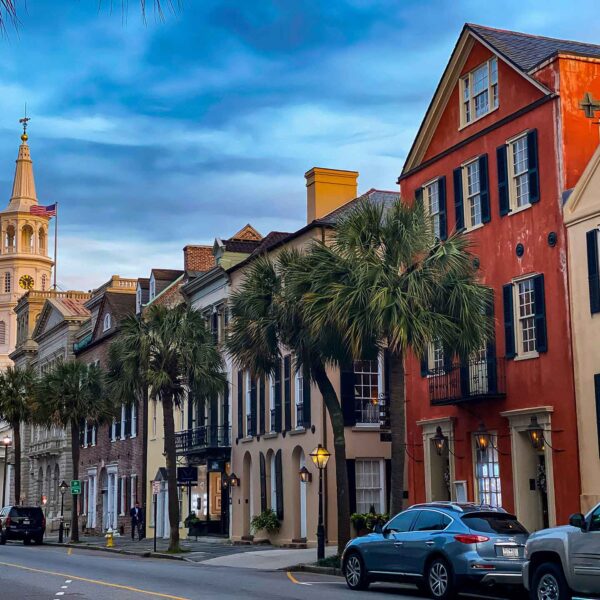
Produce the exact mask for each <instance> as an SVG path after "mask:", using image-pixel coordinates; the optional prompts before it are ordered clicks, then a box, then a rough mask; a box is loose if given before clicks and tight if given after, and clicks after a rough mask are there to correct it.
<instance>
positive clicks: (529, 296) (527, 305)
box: [516, 279, 536, 354]
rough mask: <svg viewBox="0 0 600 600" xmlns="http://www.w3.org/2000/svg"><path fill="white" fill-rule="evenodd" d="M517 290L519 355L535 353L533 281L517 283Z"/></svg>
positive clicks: (527, 280)
mask: <svg viewBox="0 0 600 600" xmlns="http://www.w3.org/2000/svg"><path fill="white" fill-rule="evenodd" d="M516 290H517V307H518V308H517V319H518V329H519V331H518V339H519V350H520V353H521V354H529V353H532V352H535V348H536V345H535V293H534V289H533V279H525V280H523V281H519V282H518V283H517V285H516Z"/></svg>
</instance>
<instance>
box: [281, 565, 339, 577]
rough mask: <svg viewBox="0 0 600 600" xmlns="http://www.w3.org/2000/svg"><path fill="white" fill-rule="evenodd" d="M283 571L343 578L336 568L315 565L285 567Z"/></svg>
mask: <svg viewBox="0 0 600 600" xmlns="http://www.w3.org/2000/svg"><path fill="white" fill-rule="evenodd" d="M282 570H284V571H304V572H305V573H317V574H318V575H334V576H335V577H343V575H342V570H341V569H338V568H336V567H317V566H315V565H296V566H294V567H285V568H284V569H282Z"/></svg>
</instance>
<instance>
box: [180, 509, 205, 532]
mask: <svg viewBox="0 0 600 600" xmlns="http://www.w3.org/2000/svg"><path fill="white" fill-rule="evenodd" d="M200 522H201V521H200V519H199V518H198V517H197V516H196V513H195V512H194V511H192V512H191V513H190V514H189V515H188V516H187V517H186V518H185V521H184V522H183V524H184V525H185V526H186V527H187V528H188V529H189V528H190V527H194V525H197V524H198V523H200Z"/></svg>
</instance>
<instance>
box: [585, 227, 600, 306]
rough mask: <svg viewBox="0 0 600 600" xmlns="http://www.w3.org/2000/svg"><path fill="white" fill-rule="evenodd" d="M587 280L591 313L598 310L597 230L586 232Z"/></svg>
mask: <svg viewBox="0 0 600 600" xmlns="http://www.w3.org/2000/svg"><path fill="white" fill-rule="evenodd" d="M586 241H587V261H588V281H589V286H590V310H591V312H592V314H595V313H599V312H600V268H599V267H598V230H597V229H592V230H591V231H588V232H587V233H586Z"/></svg>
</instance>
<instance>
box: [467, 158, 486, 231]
mask: <svg viewBox="0 0 600 600" xmlns="http://www.w3.org/2000/svg"><path fill="white" fill-rule="evenodd" d="M464 174H465V190H466V192H467V193H466V200H467V207H466V208H467V210H466V217H467V218H466V224H467V227H476V226H477V225H481V223H482V220H481V194H480V191H481V189H480V179H479V161H478V160H474V161H472V162H470V163H469V164H467V165H466V166H465V169H464Z"/></svg>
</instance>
